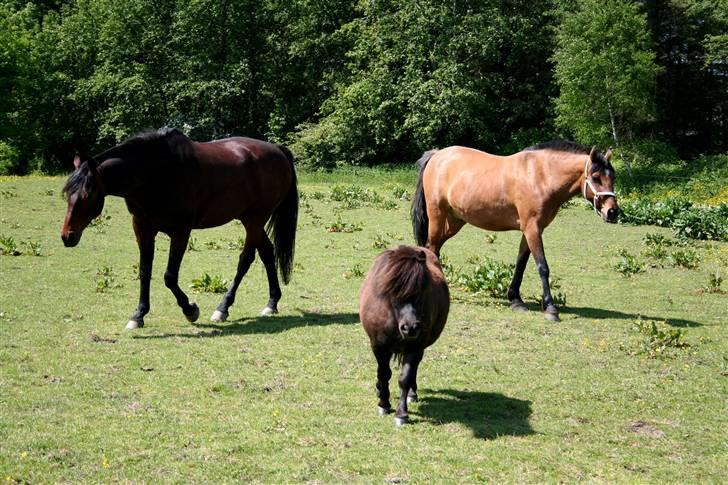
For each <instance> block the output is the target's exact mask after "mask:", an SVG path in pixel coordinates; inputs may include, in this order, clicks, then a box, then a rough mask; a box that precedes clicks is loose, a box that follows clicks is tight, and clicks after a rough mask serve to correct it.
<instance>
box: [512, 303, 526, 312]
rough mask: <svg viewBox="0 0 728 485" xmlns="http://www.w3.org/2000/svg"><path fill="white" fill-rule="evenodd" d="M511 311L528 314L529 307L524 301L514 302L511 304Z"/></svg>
mask: <svg viewBox="0 0 728 485" xmlns="http://www.w3.org/2000/svg"><path fill="white" fill-rule="evenodd" d="M511 310H513V311H514V312H527V311H528V307H527V306H526V305H525V303H523V302H522V301H514V302H512V303H511Z"/></svg>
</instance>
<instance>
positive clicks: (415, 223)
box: [411, 150, 437, 246]
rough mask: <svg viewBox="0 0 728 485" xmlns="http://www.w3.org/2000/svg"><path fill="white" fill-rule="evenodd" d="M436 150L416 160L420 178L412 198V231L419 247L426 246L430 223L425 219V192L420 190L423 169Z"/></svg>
mask: <svg viewBox="0 0 728 485" xmlns="http://www.w3.org/2000/svg"><path fill="white" fill-rule="evenodd" d="M435 152H437V150H430V151H429V152H425V153H423V154H422V156H421V157H420V159H419V160H417V162H416V163H417V166H418V167H420V176H419V178H418V179H417V188H416V189H415V195H414V197H413V198H412V211H411V215H412V230H413V232H414V234H415V241H416V242H417V244H418V245H419V246H424V245H425V244H427V231H428V226H429V225H430V221H429V219H428V218H427V203H426V202H425V191H424V189H423V188H422V175H423V174H424V173H425V167H427V162H429V161H430V158H432V155H434V154H435Z"/></svg>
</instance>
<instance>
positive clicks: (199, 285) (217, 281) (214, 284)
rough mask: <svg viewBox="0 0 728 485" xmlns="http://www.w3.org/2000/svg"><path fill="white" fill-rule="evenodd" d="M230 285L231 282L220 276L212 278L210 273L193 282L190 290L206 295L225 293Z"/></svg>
mask: <svg viewBox="0 0 728 485" xmlns="http://www.w3.org/2000/svg"><path fill="white" fill-rule="evenodd" d="M228 285H229V282H228V281H227V280H225V279H223V278H222V277H221V276H220V275H212V276H210V275H209V274H208V273H204V274H203V275H202V276H200V277H199V278H195V279H193V280H192V282H191V283H190V288H192V289H193V290H197V291H202V292H205V293H225V292H226V291H227V288H228Z"/></svg>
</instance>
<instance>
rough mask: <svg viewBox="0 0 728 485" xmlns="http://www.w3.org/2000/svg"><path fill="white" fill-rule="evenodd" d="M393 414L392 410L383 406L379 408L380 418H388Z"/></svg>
mask: <svg viewBox="0 0 728 485" xmlns="http://www.w3.org/2000/svg"><path fill="white" fill-rule="evenodd" d="M391 412H392V408H383V407H382V406H377V415H379V416H386V415H387V414H389V413H391Z"/></svg>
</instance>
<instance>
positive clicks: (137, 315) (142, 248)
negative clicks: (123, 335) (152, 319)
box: [126, 217, 157, 330]
mask: <svg viewBox="0 0 728 485" xmlns="http://www.w3.org/2000/svg"><path fill="white" fill-rule="evenodd" d="M132 222H133V225H134V234H136V240H137V245H138V246H139V306H137V309H136V311H135V312H134V314H133V315H132V316H131V318H130V319H129V322H128V323H127V324H126V328H127V329H129V330H132V329H135V328H141V327H143V326H144V315H146V314H147V313H149V308H150V304H149V285H150V282H151V279H152V263H153V261H154V239H155V238H156V237H157V230H156V229H154V228H152V227H149V226H147V225H145V224H144V223H143V222H141V221H139V220H138V219H137V218H136V217H134V219H133V221H132Z"/></svg>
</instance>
